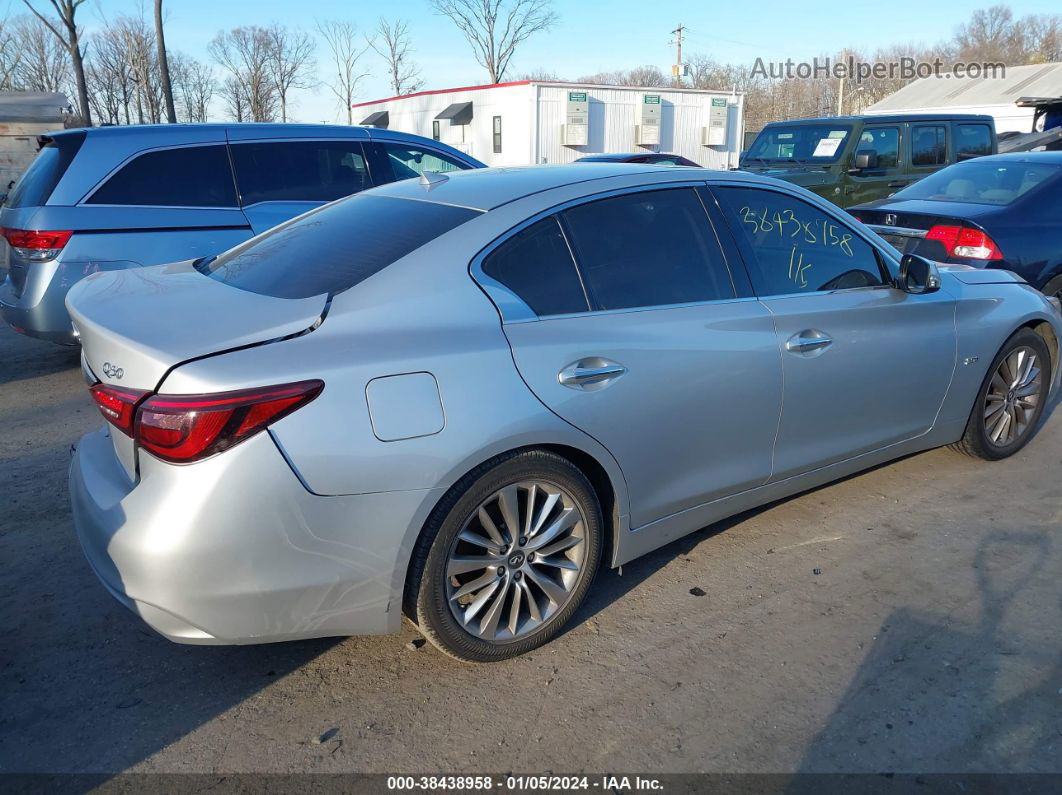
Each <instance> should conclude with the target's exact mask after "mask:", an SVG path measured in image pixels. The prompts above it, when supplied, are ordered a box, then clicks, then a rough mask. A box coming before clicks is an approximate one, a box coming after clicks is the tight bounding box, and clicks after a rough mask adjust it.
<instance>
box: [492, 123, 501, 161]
mask: <svg viewBox="0 0 1062 795" xmlns="http://www.w3.org/2000/svg"><path fill="white" fill-rule="evenodd" d="M494 154H496V155H500V154H501V116H495V117H494Z"/></svg>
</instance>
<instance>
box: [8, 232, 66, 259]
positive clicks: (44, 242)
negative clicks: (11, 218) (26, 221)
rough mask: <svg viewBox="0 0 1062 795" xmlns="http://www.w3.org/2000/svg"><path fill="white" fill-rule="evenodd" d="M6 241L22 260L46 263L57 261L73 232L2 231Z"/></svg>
mask: <svg viewBox="0 0 1062 795" xmlns="http://www.w3.org/2000/svg"><path fill="white" fill-rule="evenodd" d="M0 233H2V234H3V236H4V239H5V240H7V243H8V245H9V246H11V248H13V249H14V250H15V254H16V255H18V256H19V257H21V258H22V259H28V260H33V261H36V262H44V261H45V260H50V259H55V258H56V257H58V256H59V252H60V251H62V250H63V248H64V247H65V246H66V244H67V243H68V242H70V236H71V235H73V234H74V233H73V231H71V230H69V229H65V230H62V231H57V232H42V231H40V230H36V229H9V228H7V227H3V228H2V229H0Z"/></svg>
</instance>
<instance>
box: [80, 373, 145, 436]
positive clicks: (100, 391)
mask: <svg viewBox="0 0 1062 795" xmlns="http://www.w3.org/2000/svg"><path fill="white" fill-rule="evenodd" d="M89 392H91V393H92V399H93V400H95V401H96V405H97V406H98V407H99V410H100V414H102V415H103V418H104V419H105V420H107V422H109V423H110V424H111V425H113V426H114V427H115V428H117V429H118V430H120V431H121V432H122V433H124V434H125V435H126V436H132V435H133V418H134V415H135V412H136V404H137V403H139V402H140V401H141V400H143V399H144V398H145V397H147V394H148V393H147V392H144V391H143V390H140V389H123V388H122V387H120V386H111V385H109V384H96V385H95V386H94V387H92V388H91V389H89Z"/></svg>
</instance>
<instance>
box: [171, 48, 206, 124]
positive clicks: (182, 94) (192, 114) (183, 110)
mask: <svg viewBox="0 0 1062 795" xmlns="http://www.w3.org/2000/svg"><path fill="white" fill-rule="evenodd" d="M170 71H171V73H172V76H173V90H174V100H175V102H176V105H177V110H178V114H177V115H178V118H181V119H183V120H184V121H187V122H204V121H206V120H207V115H208V108H209V107H210V100H211V99H212V98H213V96H214V94H215V93H216V92H217V80H216V79H215V78H214V72H213V71H212V70H211V68H210V66H209V65H208V64H205V63H203V62H202V61H197V60H196V59H195V58H189V57H188V56H185V55H182V54H181V53H172V54H171V55H170Z"/></svg>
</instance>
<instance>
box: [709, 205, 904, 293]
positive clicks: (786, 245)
mask: <svg viewBox="0 0 1062 795" xmlns="http://www.w3.org/2000/svg"><path fill="white" fill-rule="evenodd" d="M713 190H714V192H715V195H716V196H717V197H718V198H719V203H720V205H721V206H722V208H723V211H724V214H725V215H726V219H727V223H729V224H730V226H731V228H732V229H733V231H734V234H735V235H736V236H737V237H738V239H739V243H740V244H742V252H743V254H744V256H745V260H746V263H747V264H748V266H749V276H750V277H751V279H752V285H753V288H754V289H755V290H756V294H757V295H759V296H761V297H766V296H771V295H789V294H792V293H811V292H816V291H820V290H844V289H852V288H857V287H877V286H880V285H882V284H884V280H883V278H882V271H881V266H880V265H879V263H878V257H877V254H876V253H875V252H874V249H873V248H871V246H870V244H869V243H867V242H866V241H864V240H863V239H862V238H860V237H859V236H858V235H857V234H856V233H855V232H854V231H853V230H852V229H850V228H849V227H847V226H846V225H844V224H842V223H841V222H839V221H837V220H836V219H835V218H834V217H833V216H831V215H828V214H827V213H825V212H823V211H822V210H820V209H818V208H817V207H814V206H812V205H810V204H808V203H807V202H805V201H802V200H801V199H797V198H795V197H793V196H790V195H788V194H785V193H779V192H777V191H771V190H760V189H756V188H729V187H719V188H713Z"/></svg>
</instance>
